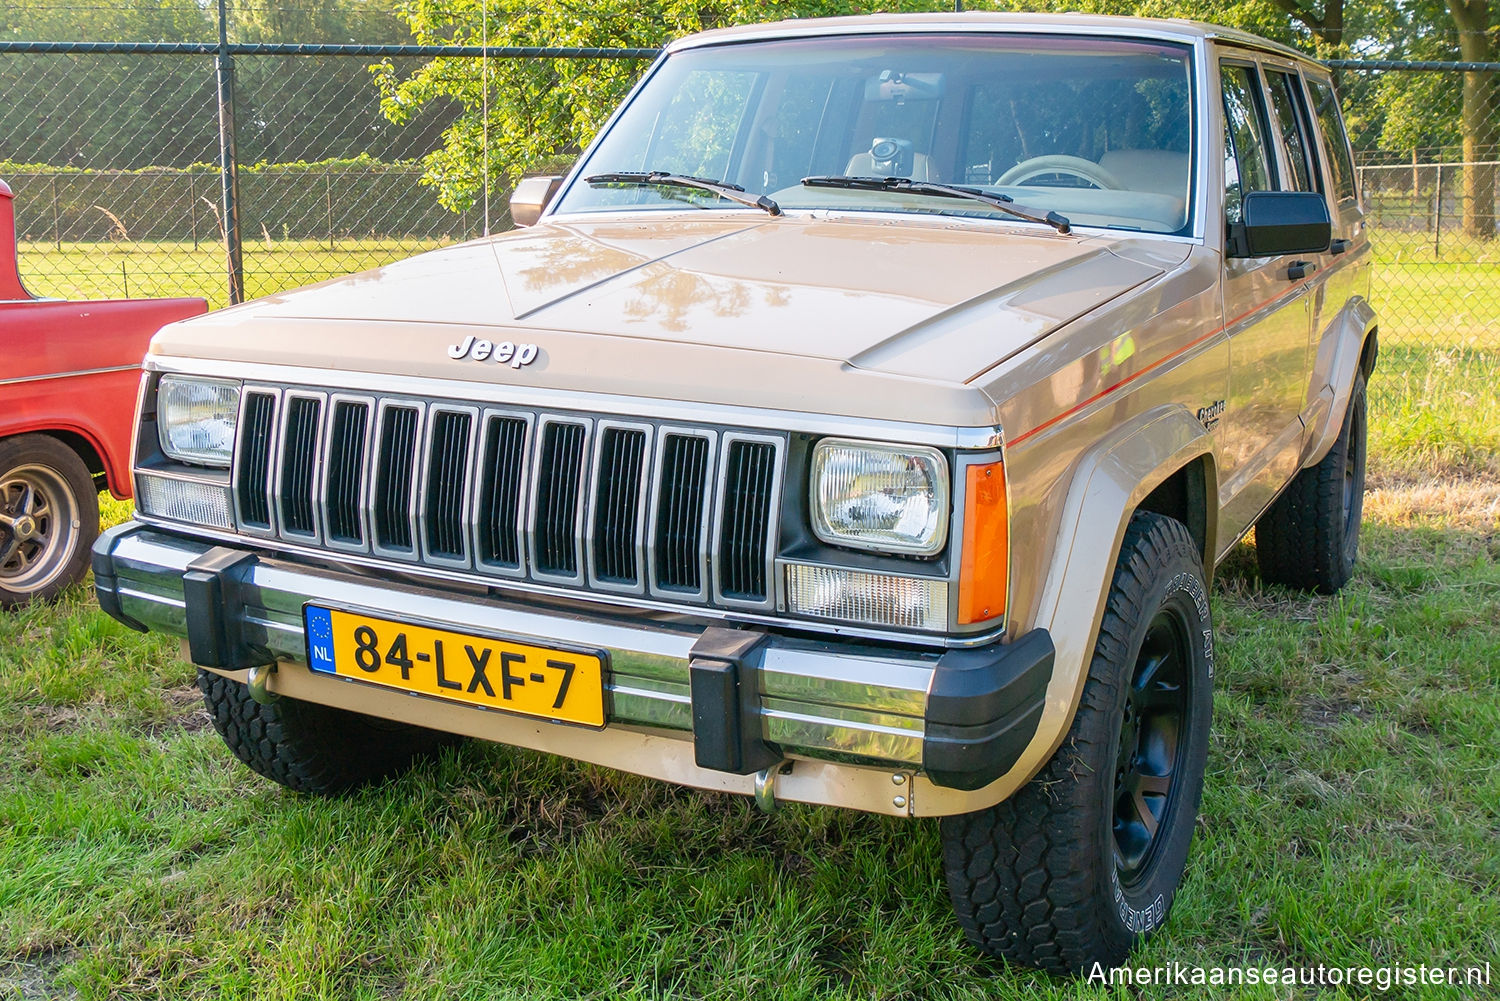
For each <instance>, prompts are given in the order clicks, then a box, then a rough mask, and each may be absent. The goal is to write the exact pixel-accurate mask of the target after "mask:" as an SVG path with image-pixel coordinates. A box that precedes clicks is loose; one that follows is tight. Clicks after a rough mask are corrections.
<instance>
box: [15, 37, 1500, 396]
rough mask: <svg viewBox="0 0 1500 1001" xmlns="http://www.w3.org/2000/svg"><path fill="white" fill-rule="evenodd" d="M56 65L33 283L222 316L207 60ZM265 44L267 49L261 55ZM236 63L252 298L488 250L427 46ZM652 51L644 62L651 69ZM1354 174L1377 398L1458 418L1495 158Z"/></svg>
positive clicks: (1488, 323) (39, 141) (21, 139)
mask: <svg viewBox="0 0 1500 1001" xmlns="http://www.w3.org/2000/svg"><path fill="white" fill-rule="evenodd" d="M59 48H64V47H62V46H56V45H54V46H50V47H42V48H41V50H39V51H17V50H15V48H14V47H12V48H11V50H9V51H0V94H3V95H4V103H3V105H0V177H3V178H4V179H5V180H7V181H8V182H9V183H10V184H11V186H12V188H13V189H14V190H15V193H16V202H15V204H16V210H17V222H18V230H19V234H18V235H19V237H20V258H21V269H22V274H23V277H24V279H25V280H26V282H27V283H28V287H29V288H30V289H31V291H32V292H33V293H34V294H36V295H42V296H57V297H65V298H107V297H117V296H157V295H198V296H203V297H204V298H206V299H207V300H208V301H209V302H210V304H212V305H213V306H223V305H226V304H228V303H229V302H230V301H231V295H230V287H231V284H230V282H229V280H228V279H227V278H226V272H227V271H229V270H230V266H229V261H228V255H226V247H225V243H226V236H228V235H229V233H228V231H227V228H226V221H225V211H224V206H225V199H224V197H223V191H222V184H221V154H222V149H221V138H222V137H221V134H220V116H219V94H218V76H219V68H218V66H217V65H216V59H215V56H216V47H215V46H213V45H211V44H205V45H203V46H199V47H198V48H197V50H196V51H192V52H184V51H181V49H182V48H183V47H182V46H178V47H177V50H175V51H171V52H166V51H161V50H162V49H164V48H167V47H164V46H155V47H154V49H153V48H152V47H149V46H148V47H144V50H143V51H98V50H97V48H96V49H94V50H88V49H87V47H86V46H75V47H74V49H75V51H69V50H66V49H65V48H64V51H56V50H57V49H59ZM117 48H118V47H117ZM268 48H276V47H274V46H271V47H267V46H262V47H260V49H268ZM281 48H283V49H285V48H291V47H286V46H283V47H281ZM314 48H315V49H317V47H314ZM329 48H330V47H322V50H327V49H329ZM240 49H241V51H239V52H236V53H234V59H233V81H234V87H235V96H234V110H235V114H234V116H233V123H234V133H233V139H234V142H233V144H232V146H233V149H234V150H235V151H236V159H235V166H236V168H237V173H238V202H237V204H236V206H235V209H236V214H237V215H238V218H239V227H238V234H239V241H240V250H239V253H240V256H241V258H242V260H243V294H244V296H245V297H255V296H260V295H267V294H270V293H274V292H278V291H281V290H284V289H288V288H293V287H296V286H299V285H304V284H308V283H310V282H314V281H319V280H322V279H325V278H329V277H333V276H336V275H342V274H348V273H352V272H356V271H361V270H364V269H367V268H371V267H376V266H379V265H381V264H385V263H388V262H390V261H394V260H397V259H400V258H403V257H407V256H410V255H412V254H415V253H418V252H420V251H423V250H427V249H431V248H434V247H438V246H442V245H445V244H449V243H453V242H456V241H461V240H466V239H471V238H473V237H476V236H478V235H481V234H482V232H483V231H484V223H485V220H484V213H483V210H482V209H481V208H480V207H479V206H478V205H476V206H474V207H471V208H468V209H465V210H464V211H451V210H450V209H448V208H444V207H443V206H441V205H440V204H439V203H438V199H437V195H436V190H435V188H434V187H432V186H430V185H428V184H426V183H425V182H424V168H423V166H422V158H423V157H424V156H425V155H427V154H429V153H431V152H432V151H434V150H436V149H439V148H440V147H441V145H442V141H443V133H444V130H445V129H447V128H448V127H450V126H451V125H452V124H453V123H454V122H455V121H456V120H457V117H458V114H459V110H460V109H459V108H458V106H457V105H456V104H454V103H448V104H442V103H439V104H436V105H434V106H430V107H427V108H425V109H423V110H422V112H421V113H419V114H418V115H417V116H416V117H415V118H414V119H413V120H412V121H410V122H408V123H407V124H405V125H402V126H396V125H394V124H392V123H391V122H390V121H389V120H388V119H387V117H386V116H385V115H384V114H383V113H382V108H381V105H380V96H379V93H378V91H377V89H376V87H375V86H374V83H373V80H372V64H374V63H375V62H377V61H379V62H389V63H390V64H391V65H392V66H393V68H394V69H395V71H396V73H397V74H398V75H404V74H407V73H410V72H411V71H413V70H415V69H416V68H417V67H418V66H419V65H422V64H423V63H425V62H426V61H427V58H428V55H427V53H430V52H433V51H436V50H426V51H425V52H420V53H414V52H413V47H411V46H387V47H384V49H385V50H387V51H382V50H381V47H364V48H363V50H362V51H361V52H360V54H356V55H342V54H341V55H333V54H311V55H294V54H288V53H283V52H274V53H271V52H260V51H256V47H253V46H242V47H240ZM220 55H222V53H220ZM645 55H649V53H637V54H635V55H633V56H632V58H634V59H637V60H638V65H640V66H641V67H644V66H645V65H646V62H645V59H644V56H645ZM465 58H466V57H465V56H464V55H462V54H459V55H454V54H452V53H450V54H449V57H448V61H447V63H446V65H448V66H450V67H452V71H453V72H456V73H468V74H472V76H473V78H474V79H476V80H477V79H478V78H479V73H478V60H477V59H473V63H474V65H473V66H469V65H467V63H466V62H465ZM468 58H472V57H468ZM1382 72H1388V71H1382ZM1425 72H1435V71H1432V70H1428V71H1425ZM1339 74H1340V79H1341V83H1342V85H1343V93H1344V96H1345V101H1346V116H1347V117H1348V118H1349V119H1350V121H1351V127H1354V130H1355V132H1356V134H1359V132H1360V130H1359V129H1358V128H1357V125H1358V123H1359V122H1360V121H1361V120H1362V119H1364V118H1368V114H1369V108H1370V107H1372V106H1373V105H1372V103H1371V102H1375V101H1378V100H1379V96H1380V89H1379V86H1378V83H1379V79H1378V78H1379V74H1378V73H1373V72H1368V71H1360V70H1358V69H1354V68H1351V67H1350V65H1348V64H1346V65H1344V66H1342V67H1340V69H1339ZM1453 79H1455V78H1454V75H1453V74H1447V77H1446V78H1445V81H1451V80H1453ZM1450 89H1451V88H1450ZM1483 138H1485V139H1488V140H1493V139H1497V138H1500V136H1493V135H1492V136H1486V137H1483ZM495 141H497V142H502V141H504V137H500V136H496V137H495ZM1357 161H1358V164H1359V167H1358V174H1359V178H1360V183H1361V188H1362V191H1363V193H1364V198H1365V201H1366V204H1367V208H1368V211H1369V225H1370V233H1371V236H1372V239H1373V242H1374V245H1375V263H1374V269H1373V274H1372V299H1373V300H1374V301H1375V305H1376V308H1377V310H1378V312H1379V313H1380V316H1381V341H1382V347H1383V350H1384V358H1385V364H1384V365H1383V370H1382V376H1381V378H1380V379H1379V380H1377V382H1376V384H1375V385H1374V386H1372V393H1374V394H1376V395H1377V396H1381V397H1384V398H1385V400H1386V403H1387V404H1390V405H1399V406H1403V407H1411V408H1417V407H1420V406H1421V405H1422V403H1423V401H1426V400H1430V399H1433V398H1436V397H1444V398H1447V399H1448V400H1449V401H1450V402H1451V401H1452V400H1453V399H1454V393H1455V392H1460V390H1456V389H1455V388H1454V387H1466V386H1473V385H1476V384H1482V385H1484V386H1492V382H1493V380H1492V378H1491V376H1490V373H1492V372H1494V371H1495V370H1496V367H1497V365H1500V334H1497V330H1500V322H1497V318H1500V280H1497V279H1500V270H1497V263H1500V256H1497V255H1500V241H1497V239H1496V237H1495V222H1496V202H1495V184H1496V173H1497V170H1500V144H1485V143H1481V144H1477V145H1476V144H1475V143H1473V142H1472V141H1471V142H1470V143H1468V144H1466V145H1463V146H1453V147H1444V148H1428V149H1418V150H1416V151H1412V150H1402V151H1389V150H1365V151H1360V152H1358V154H1357ZM492 204H493V211H492V213H491V219H490V226H491V229H492V230H494V231H499V230H503V229H506V228H508V227H509V224H510V223H509V218H508V216H507V215H506V213H505V211H504V205H505V199H504V197H503V194H502V193H496V194H495V195H494V197H493V198H492ZM1455 373H1457V376H1456V377H1455V376H1454V374H1455ZM1462 391H1467V390H1462Z"/></svg>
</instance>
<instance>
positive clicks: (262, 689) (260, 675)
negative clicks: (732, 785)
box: [245, 661, 759, 788]
mask: <svg viewBox="0 0 1500 1001" xmlns="http://www.w3.org/2000/svg"><path fill="white" fill-rule="evenodd" d="M275 673H276V662H275V661H272V662H271V663H269V664H265V665H263V666H257V667H252V668H251V669H250V673H249V674H247V675H245V684H246V685H247V686H248V687H249V689H250V697H251V698H252V699H254V700H255V701H256V702H257V703H259V704H260V705H263V706H268V705H271V704H272V703H273V702H275V701H276V700H277V699H279V698H281V696H279V695H277V694H276V693H275V692H273V691H271V690H270V689H269V688H267V687H266V682H267V681H269V680H270V677H271V675H273V674H275ZM757 788H759V787H758V786H757Z"/></svg>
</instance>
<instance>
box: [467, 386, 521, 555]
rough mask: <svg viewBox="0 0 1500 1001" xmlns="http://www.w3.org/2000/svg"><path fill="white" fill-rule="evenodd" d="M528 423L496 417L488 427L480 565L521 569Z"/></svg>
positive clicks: (482, 469)
mask: <svg viewBox="0 0 1500 1001" xmlns="http://www.w3.org/2000/svg"><path fill="white" fill-rule="evenodd" d="M526 429H527V425H526V421H525V420H523V419H521V418H519V417H501V416H499V415H492V416H491V417H490V418H489V419H488V421H487V422H486V425H485V437H484V451H483V452H482V453H481V455H482V456H483V458H482V462H481V466H480V470H479V515H478V521H479V562H480V563H485V564H489V565H491V566H498V567H504V568H507V569H520V566H521V539H520V519H519V517H518V515H519V514H520V510H521V482H522V476H523V473H524V470H525V468H526V466H525V463H526Z"/></svg>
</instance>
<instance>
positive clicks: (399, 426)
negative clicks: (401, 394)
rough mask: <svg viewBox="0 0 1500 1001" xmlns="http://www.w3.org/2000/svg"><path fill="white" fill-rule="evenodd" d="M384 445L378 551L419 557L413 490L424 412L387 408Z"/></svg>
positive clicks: (378, 473)
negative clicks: (418, 434)
mask: <svg viewBox="0 0 1500 1001" xmlns="http://www.w3.org/2000/svg"><path fill="white" fill-rule="evenodd" d="M383 409H384V413H383V414H382V415H381V421H380V442H379V444H378V445H377V446H376V450H375V491H374V496H373V498H372V504H373V506H374V509H375V550H376V552H383V553H384V554H385V555H391V556H396V555H401V556H408V557H411V556H415V555H416V546H415V545H414V544H413V532H412V528H413V525H414V523H415V521H416V517H415V512H414V511H413V510H412V488H413V486H414V485H415V482H416V469H417V426H418V424H419V423H420V421H421V413H422V412H421V411H420V410H418V409H417V408H416V407H413V406H406V405H400V404H390V405H387V406H385V407H384V408H383Z"/></svg>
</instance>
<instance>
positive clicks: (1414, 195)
mask: <svg viewBox="0 0 1500 1001" xmlns="http://www.w3.org/2000/svg"><path fill="white" fill-rule="evenodd" d="M1417 177H1418V174H1417V148H1416V147H1415V146H1413V147H1412V148H1411V199H1412V201H1416V200H1417V198H1418V197H1419V196H1418V192H1417Z"/></svg>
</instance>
